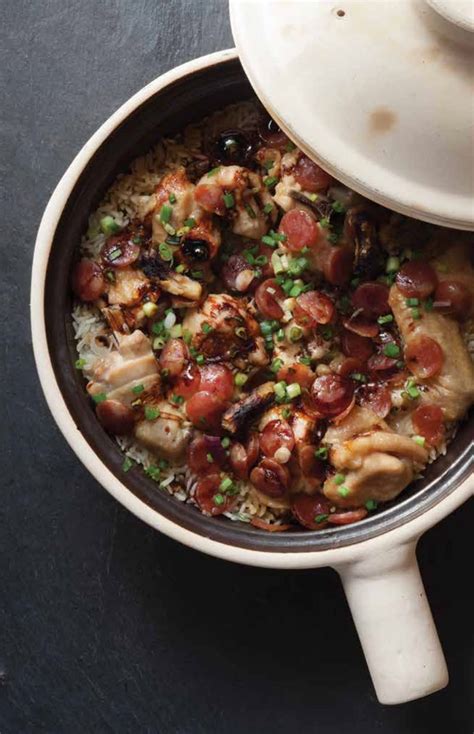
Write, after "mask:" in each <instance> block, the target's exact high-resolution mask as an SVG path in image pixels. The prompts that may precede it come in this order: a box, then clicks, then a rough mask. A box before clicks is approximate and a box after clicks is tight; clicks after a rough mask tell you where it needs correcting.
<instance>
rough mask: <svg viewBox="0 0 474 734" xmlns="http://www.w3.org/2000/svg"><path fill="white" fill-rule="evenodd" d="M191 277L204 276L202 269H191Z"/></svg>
mask: <svg viewBox="0 0 474 734" xmlns="http://www.w3.org/2000/svg"><path fill="white" fill-rule="evenodd" d="M191 277H192V278H196V279H198V278H202V270H191Z"/></svg>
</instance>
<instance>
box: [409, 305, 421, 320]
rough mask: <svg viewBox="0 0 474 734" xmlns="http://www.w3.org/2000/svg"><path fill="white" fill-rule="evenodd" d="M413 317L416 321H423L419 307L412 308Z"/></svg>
mask: <svg viewBox="0 0 474 734" xmlns="http://www.w3.org/2000/svg"><path fill="white" fill-rule="evenodd" d="M411 317H412V319H414V320H415V321H418V319H421V311H420V309H419V308H418V307H415V308H412V309H411Z"/></svg>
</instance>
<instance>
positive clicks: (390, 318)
mask: <svg viewBox="0 0 474 734" xmlns="http://www.w3.org/2000/svg"><path fill="white" fill-rule="evenodd" d="M392 321H393V316H392V314H391V313H388V314H386V316H379V317H378V319H377V323H379V324H380V325H381V326H383V324H390V323H391V322H392Z"/></svg>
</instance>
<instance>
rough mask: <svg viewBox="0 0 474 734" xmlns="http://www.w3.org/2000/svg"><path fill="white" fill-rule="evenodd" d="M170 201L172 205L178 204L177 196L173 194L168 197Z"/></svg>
mask: <svg viewBox="0 0 474 734" xmlns="http://www.w3.org/2000/svg"><path fill="white" fill-rule="evenodd" d="M168 201H169V203H170V204H176V194H174V193H173V192H171V194H170V195H169V196H168Z"/></svg>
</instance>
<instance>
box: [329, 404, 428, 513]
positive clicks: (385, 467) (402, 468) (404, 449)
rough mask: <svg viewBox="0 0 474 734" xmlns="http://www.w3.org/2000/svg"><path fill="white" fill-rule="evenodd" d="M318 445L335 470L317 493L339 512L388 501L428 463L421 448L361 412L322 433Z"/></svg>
mask: <svg viewBox="0 0 474 734" xmlns="http://www.w3.org/2000/svg"><path fill="white" fill-rule="evenodd" d="M323 443H324V444H325V445H326V446H328V448H329V458H330V462H331V465H332V466H333V467H334V469H335V470H336V474H334V475H332V476H331V477H329V478H328V479H327V480H326V481H325V483H324V487H323V492H324V494H325V496H326V497H327V498H328V499H329V500H331V501H332V502H333V503H334V504H335V505H336V506H337V507H341V508H347V507H360V506H361V505H364V504H365V502H367V501H368V500H375V501H376V502H388V501H389V500H391V499H394V497H396V496H397V495H399V494H400V492H401V491H402V490H403V489H405V487H406V486H407V485H408V484H409V483H410V482H411V481H412V480H413V478H414V477H415V476H416V475H417V474H418V473H419V472H420V471H421V469H422V468H423V467H424V466H425V464H426V463H427V461H428V452H427V451H426V449H425V448H423V446H420V445H419V444H417V443H416V442H415V441H413V439H412V438H409V437H407V436H400V435H398V434H397V433H395V432H394V431H392V430H391V429H390V428H389V426H388V425H387V423H386V422H385V421H384V420H382V419H381V418H379V417H378V416H377V415H376V414H375V413H373V412H372V411H371V410H368V409H367V408H360V407H355V408H353V409H352V411H351V412H350V413H349V415H348V416H347V417H346V418H344V419H343V420H342V421H341V422H340V423H338V424H337V425H334V426H331V428H329V429H328V430H327V431H326V434H325V436H324V439H323Z"/></svg>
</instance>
